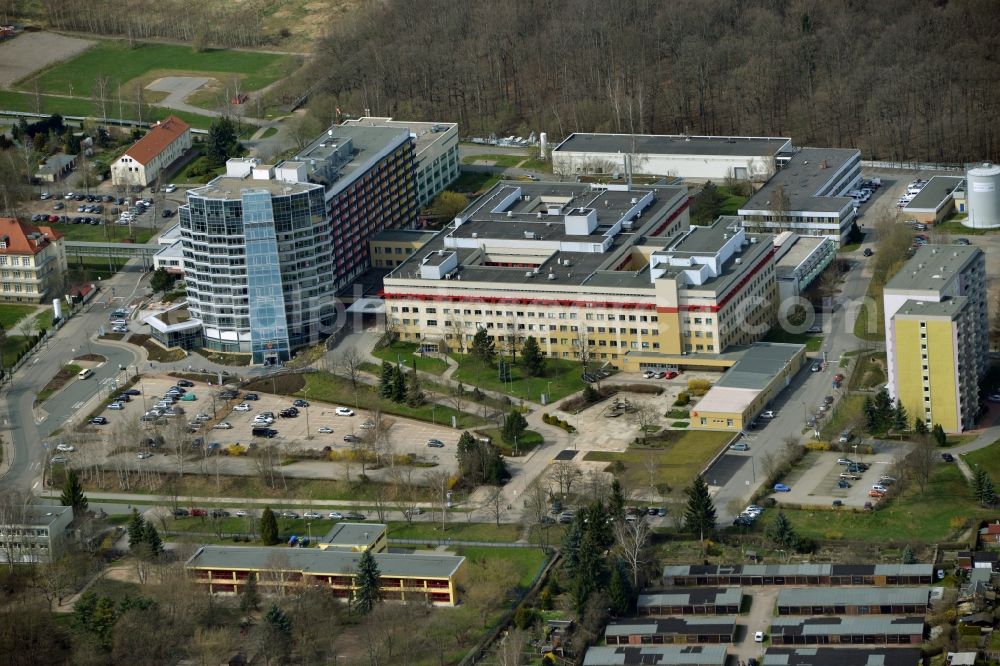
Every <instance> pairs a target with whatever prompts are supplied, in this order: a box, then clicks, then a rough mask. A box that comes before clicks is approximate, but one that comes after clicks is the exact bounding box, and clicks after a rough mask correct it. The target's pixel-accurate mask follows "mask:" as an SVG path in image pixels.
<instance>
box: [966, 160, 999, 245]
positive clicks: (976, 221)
mask: <svg viewBox="0 0 1000 666" xmlns="http://www.w3.org/2000/svg"><path fill="white" fill-rule="evenodd" d="M965 188H966V190H965V191H966V194H967V196H968V206H969V216H968V217H967V218H966V219H964V220H962V224H964V225H965V226H967V227H970V228H972V229H991V228H995V227H1000V166H997V165H995V164H984V165H982V166H981V167H976V168H974V169H969V172H968V173H967V174H966V176H965Z"/></svg>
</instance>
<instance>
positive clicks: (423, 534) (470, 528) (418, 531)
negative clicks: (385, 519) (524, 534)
mask: <svg viewBox="0 0 1000 666" xmlns="http://www.w3.org/2000/svg"><path fill="white" fill-rule="evenodd" d="M424 518H425V519H421V520H419V522H417V521H415V522H414V523H413V524H411V525H407V524H406V522H390V523H389V538H390V539H432V540H436V539H455V540H460V541H497V542H508V543H510V542H514V541H517V540H518V538H519V537H520V536H521V526H520V525H519V524H507V523H502V524H501V525H500V527H497V526H496V523H470V522H468V521H466V520H465V518H464V517H461V516H452V517H451V520H449V521H447V522H445V524H444V531H443V532H442V531H441V522H440V521H439V520H429V519H426V518H427V515H426V514H425V515H424Z"/></svg>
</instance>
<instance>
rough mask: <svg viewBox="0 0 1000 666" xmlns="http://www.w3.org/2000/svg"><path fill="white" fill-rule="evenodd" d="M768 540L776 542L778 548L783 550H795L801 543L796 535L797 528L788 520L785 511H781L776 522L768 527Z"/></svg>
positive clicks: (775, 519) (776, 517) (775, 518)
mask: <svg viewBox="0 0 1000 666" xmlns="http://www.w3.org/2000/svg"><path fill="white" fill-rule="evenodd" d="M766 533H767V538H768V539H770V540H771V541H773V542H774V544H775V545H776V546H781V547H783V548H794V547H795V545H796V544H797V543H798V542H799V537H798V535H797V534H796V533H795V528H794V527H792V523H791V522H790V521H789V520H788V517H787V516H786V515H785V512H784V511H779V512H778V515H777V516H775V517H774V520H773V521H772V522H771V524H770V525H768V526H767V531H766Z"/></svg>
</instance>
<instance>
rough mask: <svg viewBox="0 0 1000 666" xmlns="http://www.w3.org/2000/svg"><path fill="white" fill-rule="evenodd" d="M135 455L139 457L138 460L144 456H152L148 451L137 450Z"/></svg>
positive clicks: (143, 458)
mask: <svg viewBox="0 0 1000 666" xmlns="http://www.w3.org/2000/svg"><path fill="white" fill-rule="evenodd" d="M137 457H138V458H139V460H145V459H146V458H152V457H153V454H152V453H150V452H149V451H139V453H138V455H137Z"/></svg>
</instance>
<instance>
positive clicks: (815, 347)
mask: <svg viewBox="0 0 1000 666" xmlns="http://www.w3.org/2000/svg"><path fill="white" fill-rule="evenodd" d="M763 341H764V342H788V343H792V344H797V345H805V346H806V351H809V352H817V351H819V348H820V347H821V346H822V344H823V336H822V335H811V334H809V333H793V332H791V331H786V330H785V329H783V328H782V327H781V324H778V325H777V326H775V327H774V328H772V329H771V330H769V331H768V332H767V335H765V336H764V337H763Z"/></svg>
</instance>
